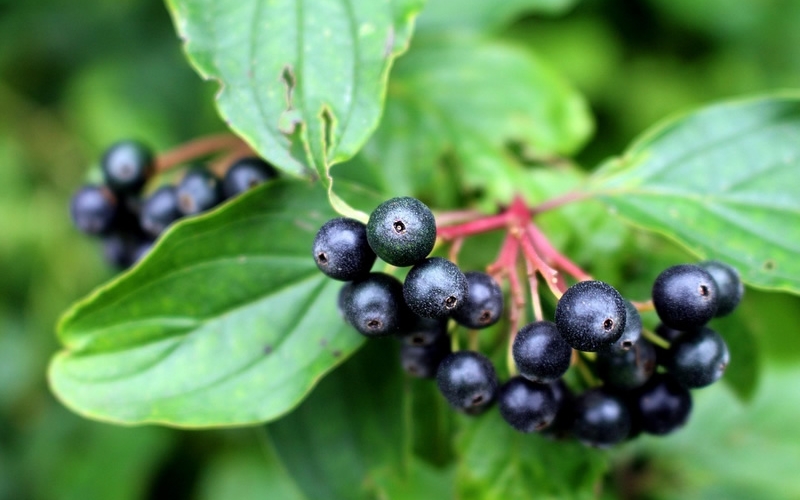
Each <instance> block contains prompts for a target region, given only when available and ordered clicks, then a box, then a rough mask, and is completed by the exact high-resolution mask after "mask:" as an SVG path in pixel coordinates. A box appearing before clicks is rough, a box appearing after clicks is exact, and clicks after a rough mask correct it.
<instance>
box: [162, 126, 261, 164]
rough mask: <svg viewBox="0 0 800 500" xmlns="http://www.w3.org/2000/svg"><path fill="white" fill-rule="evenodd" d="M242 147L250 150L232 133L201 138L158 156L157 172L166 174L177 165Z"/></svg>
mask: <svg viewBox="0 0 800 500" xmlns="http://www.w3.org/2000/svg"><path fill="white" fill-rule="evenodd" d="M242 147H247V148H248V149H249V147H248V146H247V144H246V143H245V142H244V141H243V140H242V139H240V138H239V137H237V136H236V135H233V134H230V133H224V134H214V135H207V136H204V137H199V138H197V139H194V140H191V141H189V142H186V143H184V144H181V145H180V146H178V147H176V148H174V149H171V150H169V151H166V152H164V153H162V154H160V155H158V158H157V160H156V171H157V172H164V171H166V170H169V169H170V168H172V167H174V166H176V165H180V164H182V163H186V162H188V161H191V160H195V159H197V158H201V157H203V156H208V155H210V154H212V153H217V152H220V151H226V150H227V151H230V150H234V149H239V148H242Z"/></svg>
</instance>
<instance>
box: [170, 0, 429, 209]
mask: <svg viewBox="0 0 800 500" xmlns="http://www.w3.org/2000/svg"><path fill="white" fill-rule="evenodd" d="M167 4H168V6H169V8H170V11H171V13H172V16H173V18H174V20H175V24H176V26H177V29H178V32H179V33H180V35H181V37H182V38H183V39H184V40H185V42H186V51H187V53H188V55H189V59H190V60H191V62H192V63H193V64H194V66H195V68H196V69H197V71H198V72H199V73H200V74H201V75H202V76H203V77H204V78H208V79H211V78H213V79H216V80H217V81H219V83H220V87H221V88H220V92H219V95H218V102H219V109H220V113H221V114H222V116H223V117H224V118H225V119H226V120H227V121H228V123H229V125H230V126H231V128H232V129H233V130H235V131H236V132H237V133H238V134H239V135H241V136H242V137H243V138H244V139H245V140H246V141H247V142H248V143H249V144H250V145H251V146H252V147H253V148H254V149H255V150H256V151H257V152H258V153H259V154H260V155H261V156H263V157H264V158H266V159H267V160H269V161H271V162H272V163H274V164H275V165H276V166H278V167H279V168H281V169H283V170H286V171H288V172H291V173H294V174H297V175H305V176H307V175H318V176H319V177H321V178H322V179H323V181H324V182H325V184H326V186H328V185H329V182H330V181H331V179H330V177H329V176H328V169H329V167H330V166H331V165H332V164H334V163H338V162H341V161H344V160H346V159H348V158H350V157H351V156H353V155H354V154H355V153H356V152H357V151H358V150H359V149H360V148H361V146H362V145H363V144H364V142H365V141H366V140H367V138H368V137H369V135H370V134H371V133H372V132H373V130H374V129H375V127H376V126H377V124H378V120H379V117H380V114H381V109H382V106H383V98H384V95H385V90H386V80H387V77H388V73H389V68H390V67H391V64H392V61H393V60H394V58H395V57H397V56H398V55H399V54H400V53H402V52H403V51H404V50H405V48H406V47H407V45H408V41H409V39H410V36H411V30H412V26H413V18H414V16H415V14H416V13H417V11H418V10H419V9H420V8H421V5H422V0H391V1H386V2H375V1H372V0H227V1H225V0H167ZM334 199H338V198H334Z"/></svg>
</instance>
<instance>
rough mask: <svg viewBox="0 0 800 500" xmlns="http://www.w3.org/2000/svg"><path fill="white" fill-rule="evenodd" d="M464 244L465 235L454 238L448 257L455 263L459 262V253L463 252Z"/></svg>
mask: <svg viewBox="0 0 800 500" xmlns="http://www.w3.org/2000/svg"><path fill="white" fill-rule="evenodd" d="M463 244H464V238H463V237H459V238H456V239H454V240H453V244H452V245H451V246H450V251H449V252H448V254H447V257H448V258H449V259H450V262H452V263H453V264H458V254H459V253H461V246H462V245H463Z"/></svg>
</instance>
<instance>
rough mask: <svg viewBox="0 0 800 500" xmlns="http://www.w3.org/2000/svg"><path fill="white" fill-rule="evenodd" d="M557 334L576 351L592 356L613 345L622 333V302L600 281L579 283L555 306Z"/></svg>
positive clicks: (617, 293)
mask: <svg viewBox="0 0 800 500" xmlns="http://www.w3.org/2000/svg"><path fill="white" fill-rule="evenodd" d="M555 320H556V326H557V327H558V332H559V333H560V334H561V336H562V337H564V340H566V341H567V343H568V344H569V345H570V346H572V347H573V348H574V349H577V350H579V351H588V352H595V351H599V350H600V349H603V348H606V347H608V346H610V345H611V344H613V343H614V342H616V341H617V340H618V339H619V338H620V337H621V336H622V332H624V331H625V300H624V299H623V298H622V296H621V295H620V294H619V292H618V291H617V290H616V289H615V288H614V287H612V286H611V285H609V284H608V283H604V282H602V281H581V282H578V283H576V284H574V285H572V286H571V287H569V288H568V289H567V291H566V292H564V295H562V296H561V299H559V301H558V304H557V305H556V314H555Z"/></svg>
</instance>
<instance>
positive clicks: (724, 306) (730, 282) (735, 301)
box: [698, 260, 744, 317]
mask: <svg viewBox="0 0 800 500" xmlns="http://www.w3.org/2000/svg"><path fill="white" fill-rule="evenodd" d="M698 266H700V267H702V268H703V269H705V270H706V271H707V272H708V274H710V275H711V277H712V278H714V282H715V283H716V284H717V290H718V291H719V297H718V299H717V313H716V314H715V316H717V317H720V316H726V315H728V314H730V313H732V312H733V310H734V309H736V306H738V305H739V302H741V300H742V296H743V295H744V283H742V279H741V278H740V277H739V272H738V271H737V270H736V269H734V268H733V267H731V266H729V265H728V264H725V263H723V262H719V261H716V260H708V261H705V262H700V263H699V264H698Z"/></svg>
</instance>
